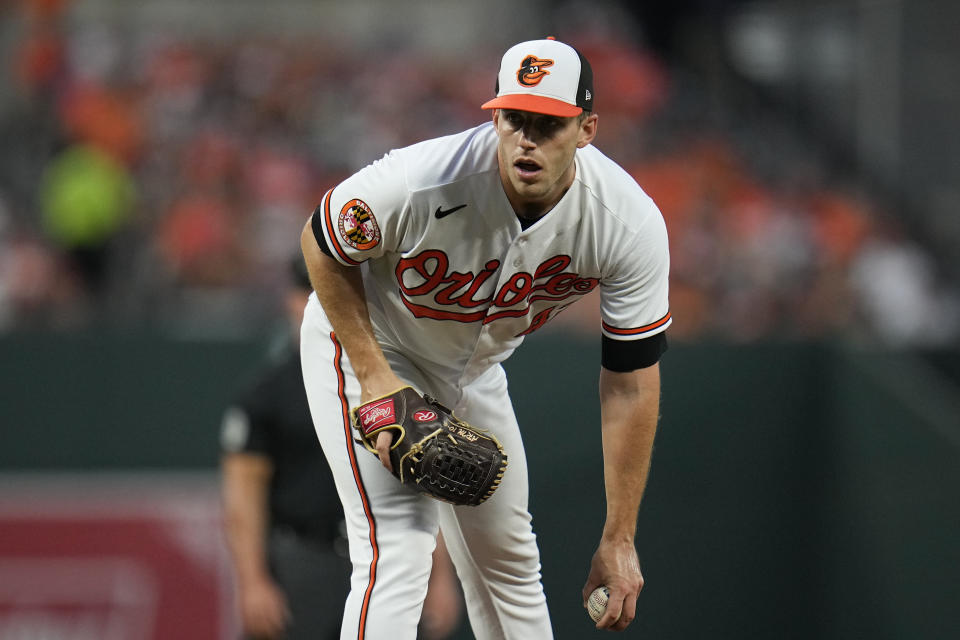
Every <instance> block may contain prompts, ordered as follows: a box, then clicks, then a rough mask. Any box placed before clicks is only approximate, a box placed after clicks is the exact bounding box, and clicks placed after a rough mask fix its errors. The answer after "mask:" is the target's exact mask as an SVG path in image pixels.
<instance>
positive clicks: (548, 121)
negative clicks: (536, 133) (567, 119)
mask: <svg viewBox="0 0 960 640" xmlns="http://www.w3.org/2000/svg"><path fill="white" fill-rule="evenodd" d="M559 128H560V121H559V120H556V119H554V118H544V119H543V120H541V121H540V131H541V132H542V133H553V132H555V131H556V130H557V129H559Z"/></svg>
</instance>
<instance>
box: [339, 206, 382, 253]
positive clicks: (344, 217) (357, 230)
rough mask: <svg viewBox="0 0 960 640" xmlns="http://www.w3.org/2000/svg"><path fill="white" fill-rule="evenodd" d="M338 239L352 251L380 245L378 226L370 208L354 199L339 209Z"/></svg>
mask: <svg viewBox="0 0 960 640" xmlns="http://www.w3.org/2000/svg"><path fill="white" fill-rule="evenodd" d="M338 226H339V229H340V237H341V238H343V241H344V242H346V243H347V244H348V245H350V246H351V247H353V248H354V249H359V250H360V251H366V250H367V249H372V248H374V247H375V246H377V245H378V244H379V243H380V226H379V225H378V224H377V219H376V218H374V217H373V211H371V210H370V206H369V205H368V204H367V203H366V202H364V201H363V200H360V199H358V198H354V199H353V200H351V201H350V202H348V203H347V204H345V205H343V208H342V209H340V221H339V225H338Z"/></svg>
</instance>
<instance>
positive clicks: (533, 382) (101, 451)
mask: <svg viewBox="0 0 960 640" xmlns="http://www.w3.org/2000/svg"><path fill="white" fill-rule="evenodd" d="M263 352H264V349H263V345H261V344H259V343H256V342H223V343H210V342H199V343H191V342H183V341H175V340H164V339H160V338H156V337H143V336H129V335H126V336H118V335H109V336H106V335H88V336H49V335H42V336H41V335H18V336H8V337H6V338H3V339H0V381H2V387H0V423H2V446H0V470H2V471H17V472H22V471H27V472H38V471H39V472H43V471H63V470H71V471H85V470H141V469H142V470H166V469H187V470H200V471H203V470H209V471H211V472H213V471H215V469H216V464H217V459H218V453H217V429H218V423H219V418H220V412H221V411H222V409H223V406H224V404H225V403H226V402H227V401H228V399H229V397H230V395H231V393H232V392H233V390H234V389H235V388H236V387H237V386H238V385H239V384H241V383H242V382H243V381H244V380H245V379H247V378H248V377H249V376H250V375H251V374H252V372H253V371H254V370H255V368H256V366H257V364H258V362H259V361H260V360H261V358H262V356H263ZM933 355H934V356H935V357H934V358H921V357H918V356H917V355H906V354H895V353H883V352H876V351H862V350H855V349H852V348H850V347H841V346H837V345H830V344H802V345H799V344H764V345H719V344H716V345H707V344H697V345H683V344H674V345H673V346H672V347H671V349H670V350H669V351H668V352H667V354H666V356H665V358H664V360H663V365H662V369H663V404H662V421H661V425H660V430H659V432H658V436H657V441H656V452H655V456H654V463H653V470H652V473H651V478H650V483H649V486H648V490H647V495H646V498H645V500H644V505H643V508H642V511H641V517H640V523H639V533H638V548H639V550H640V554H641V562H642V565H643V568H644V574H645V576H646V579H647V586H646V588H645V590H644V593H643V595H642V597H641V600H640V603H639V607H638V618H637V620H636V622H635V623H634V625H633V626H632V627H631V629H630V630H629V631H628V632H627V633H625V634H622V635H620V636H618V637H629V638H632V637H636V638H651V639H652V638H655V639H657V640H668V639H678V640H679V639H690V638H711V639H718V638H731V639H733V638H737V639H743V638H764V639H771V638H777V639H779V638H798V639H799V638H804V639H808V638H824V639H832V638H837V639H840V638H871V639H872V640H880V639H887V638H889V639H900V638H903V639H916V638H925V639H926V638H930V639H933V638H937V639H939V638H944V639H947V638H957V637H960V613H958V611H960V606H958V605H960V597H958V595H957V594H958V593H960V591H958V589H957V587H956V583H957V581H958V579H960V544H958V543H960V399H958V390H957V385H956V383H955V382H952V381H951V378H950V376H949V375H948V373H949V372H950V371H952V370H956V369H957V367H956V363H957V362H958V361H960V359H958V358H957V354H955V353H939V354H933ZM598 362H599V344H598V343H597V342H596V341H582V340H569V339H564V338H563V337H561V336H559V335H558V334H555V333H554V334H550V333H545V334H544V335H534V336H532V337H531V339H529V340H528V342H527V344H525V345H524V347H523V348H522V349H521V350H520V351H519V352H518V353H517V354H516V355H515V356H514V358H513V359H511V361H510V362H509V366H508V367H507V369H508V373H509V376H510V381H511V390H512V396H513V400H514V404H515V406H516V408H517V414H518V416H519V418H520V421H521V424H522V426H523V429H524V434H525V436H524V437H525V442H526V449H527V457H528V459H529V463H530V469H531V486H532V498H531V509H532V511H533V514H534V526H535V528H536V530H537V533H538V536H539V540H540V543H541V548H542V551H543V573H544V584H545V588H546V590H547V596H548V599H549V602H550V605H551V610H552V613H553V617H554V621H555V625H556V629H557V638H558V639H560V640H564V639H567V638H570V639H580V638H590V637H606V636H605V635H601V634H600V633H599V632H596V631H594V630H593V629H592V623H591V622H590V621H589V619H588V618H587V616H586V614H585V612H584V611H583V610H582V608H581V606H580V588H581V586H582V583H583V581H584V579H585V577H586V572H587V569H588V566H589V561H590V556H591V554H592V552H593V550H594V548H595V545H596V541H597V539H598V536H599V534H600V530H601V527H602V524H603V514H604V507H605V505H604V501H603V476H602V468H601V464H602V458H601V454H600V438H599V424H598V415H599V403H598V398H597V379H598V371H599V363H598ZM931 363H935V364H936V366H934V365H933V364H931ZM944 363H946V364H944ZM613 481H616V480H615V479H614V480H613ZM457 637H458V638H469V637H471V636H470V634H469V632H468V631H466V630H463V631H461V633H460V635H458V636H457Z"/></svg>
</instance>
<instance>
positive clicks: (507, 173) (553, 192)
mask: <svg viewBox="0 0 960 640" xmlns="http://www.w3.org/2000/svg"><path fill="white" fill-rule="evenodd" d="M493 126H494V128H495V129H496V130H497V137H498V138H499V141H498V142H497V159H498V161H499V164H500V181H501V182H502V183H503V189H504V191H505V192H506V194H507V199H508V200H510V204H512V205H513V208H514V210H515V211H516V212H517V213H519V214H520V215H523V216H525V217H530V218H535V217H538V216H540V215H543V214H544V213H546V212H547V211H549V210H550V209H551V208H552V207H553V206H554V205H555V204H556V203H557V202H558V201H559V200H560V198H561V197H563V194H564V193H566V191H567V189H568V188H569V187H570V185H571V184H572V183H573V178H574V176H575V174H576V167H575V165H574V163H573V157H574V154H575V153H576V151H577V149H578V148H581V147H585V146H586V145H588V144H590V142H591V141H592V140H593V138H594V137H595V136H596V133H597V116H596V115H594V114H591V115H589V116H587V117H585V118H583V119H581V118H579V117H576V116H575V117H572V118H562V117H559V116H548V115H544V114H541V113H532V112H530V111H514V110H511V109H494V111H493Z"/></svg>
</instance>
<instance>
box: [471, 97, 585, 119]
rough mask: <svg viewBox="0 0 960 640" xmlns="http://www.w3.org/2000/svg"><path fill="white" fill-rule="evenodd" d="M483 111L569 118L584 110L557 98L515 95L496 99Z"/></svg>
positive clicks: (483, 107) (486, 104)
mask: <svg viewBox="0 0 960 640" xmlns="http://www.w3.org/2000/svg"><path fill="white" fill-rule="evenodd" d="M480 108H481V109H516V110H517V111H530V112H532V113H543V114H546V115H548V116H561V117H564V118H569V117H571V116H578V115H580V114H581V113H582V112H583V109H581V108H580V107H578V106H576V105H572V104H568V103H566V102H563V101H562V100H557V99H556V98H548V97H546V96H535V95H530V94H529V93H513V94H507V95H505V96H500V97H499V98H494V99H493V100H490V101H489V102H484V103H483V104H482V105H481V106H480Z"/></svg>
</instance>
